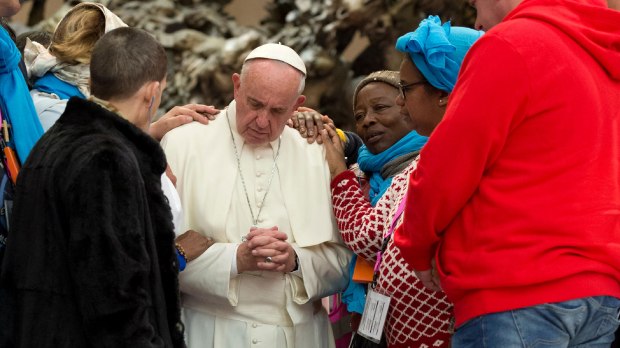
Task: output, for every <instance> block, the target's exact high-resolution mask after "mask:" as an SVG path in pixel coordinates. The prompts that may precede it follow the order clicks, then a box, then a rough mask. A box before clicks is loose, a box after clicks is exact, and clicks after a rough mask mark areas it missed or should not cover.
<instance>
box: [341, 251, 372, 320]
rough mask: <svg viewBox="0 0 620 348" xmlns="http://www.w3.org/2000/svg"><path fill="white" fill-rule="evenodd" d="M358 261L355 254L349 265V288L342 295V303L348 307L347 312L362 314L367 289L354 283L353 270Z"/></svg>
mask: <svg viewBox="0 0 620 348" xmlns="http://www.w3.org/2000/svg"><path fill="white" fill-rule="evenodd" d="M356 261H357V255H356V254H353V257H352V258H351V262H350V263H349V284H347V288H346V289H345V290H344V292H343V293H342V303H344V304H345V305H347V310H348V311H349V312H350V313H359V314H362V312H364V304H365V302H366V287H365V286H364V285H362V284H360V283H356V282H354V281H353V270H354V269H355V262H356Z"/></svg>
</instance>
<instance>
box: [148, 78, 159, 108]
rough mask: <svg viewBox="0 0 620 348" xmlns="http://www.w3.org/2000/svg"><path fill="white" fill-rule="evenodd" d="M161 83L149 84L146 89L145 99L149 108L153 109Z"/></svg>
mask: <svg viewBox="0 0 620 348" xmlns="http://www.w3.org/2000/svg"><path fill="white" fill-rule="evenodd" d="M160 86H161V83H160V82H159V81H151V82H148V83H147V85H146V88H145V92H146V93H144V99H145V102H146V103H147V105H148V107H149V108H151V107H152V106H153V103H154V102H155V98H157V96H158V95H159V92H160V89H159V88H160Z"/></svg>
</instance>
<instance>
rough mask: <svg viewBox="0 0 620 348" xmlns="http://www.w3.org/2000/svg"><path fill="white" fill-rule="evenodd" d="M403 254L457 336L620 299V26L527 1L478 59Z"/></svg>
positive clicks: (469, 64)
mask: <svg viewBox="0 0 620 348" xmlns="http://www.w3.org/2000/svg"><path fill="white" fill-rule="evenodd" d="M404 219H405V220H404V223H403V225H402V228H401V229H399V230H398V231H397V232H396V235H395V242H396V244H397V245H398V246H399V247H400V248H401V250H402V252H403V254H404V255H405V259H407V261H408V262H410V263H411V264H412V265H413V267H414V268H415V269H418V270H428V269H429V268H430V261H431V259H432V258H433V256H435V257H436V261H437V265H438V271H439V274H440V277H441V285H442V288H443V289H444V291H445V292H446V294H447V295H448V298H449V299H450V300H451V301H452V302H453V303H454V305H455V315H456V324H457V326H458V325H461V324H462V323H464V322H465V321H467V320H469V319H472V318H474V317H476V316H479V315H483V314H488V313H493V312H500V311H506V310H510V309H516V308H522V307H527V306H532V305H537V304H541V303H547V302H559V301H566V300H570V299H575V298H581V297H587V296H596V295H611V296H616V297H620V285H619V283H618V280H619V279H620V12H616V11H613V10H609V9H607V8H606V7H605V3H604V1H602V0H581V1H570V0H525V1H523V2H522V3H521V4H520V5H519V6H518V7H517V8H515V9H514V10H513V11H512V12H511V13H509V14H508V15H507V16H506V18H505V19H504V21H503V22H502V23H500V24H499V25H497V26H496V27H494V28H493V29H491V30H490V31H489V32H487V33H486V34H485V35H484V36H483V37H482V38H481V39H479V40H478V41H477V42H476V43H475V44H474V46H473V47H472V48H471V50H470V51H469V53H468V54H467V56H466V58H465V61H464V62H463V66H462V68H461V72H460V75H459V78H458V82H457V85H456V86H455V89H454V91H453V93H452V95H451V96H450V103H449V105H448V109H447V111H446V114H445V117H444V119H443V121H442V122H441V123H440V124H439V125H438V127H437V128H436V129H435V131H434V132H433V134H432V136H431V137H430V139H429V141H428V143H427V144H426V146H425V147H424V149H423V150H422V154H421V156H420V162H419V164H418V167H417V170H416V171H415V172H414V173H412V175H411V177H410V182H409V189H408V198H407V209H406V211H405V215H404Z"/></svg>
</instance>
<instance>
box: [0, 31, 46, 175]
mask: <svg viewBox="0 0 620 348" xmlns="http://www.w3.org/2000/svg"><path fill="white" fill-rule="evenodd" d="M20 60H21V54H20V53H19V50H18V49H17V47H15V44H14V43H13V41H12V40H11V37H10V36H9V34H8V33H7V32H6V31H5V30H4V28H2V27H0V109H1V110H2V115H3V116H4V117H5V118H7V119H8V120H9V121H10V122H11V125H12V127H11V130H12V135H13V137H12V141H14V142H15V147H16V149H17V155H18V157H19V159H20V160H21V162H22V163H24V162H25V161H26V157H28V154H29V153H30V149H32V147H33V146H34V144H35V143H36V142H37V140H39V138H40V137H41V135H42V134H43V127H41V122H40V121H39V117H38V116H37V112H36V110H35V108H34V104H33V103H32V97H30V93H29V92H28V86H27V85H26V81H25V80H24V76H23V75H22V73H21V71H20V70H19V62H20Z"/></svg>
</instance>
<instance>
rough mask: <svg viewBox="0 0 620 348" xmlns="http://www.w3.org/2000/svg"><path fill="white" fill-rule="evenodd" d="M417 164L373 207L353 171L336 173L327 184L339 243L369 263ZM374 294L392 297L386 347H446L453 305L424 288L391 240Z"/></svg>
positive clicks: (397, 177)
mask: <svg viewBox="0 0 620 348" xmlns="http://www.w3.org/2000/svg"><path fill="white" fill-rule="evenodd" d="M416 164H417V161H413V162H412V163H411V164H410V165H409V166H408V167H407V168H405V170H403V172H401V173H399V174H398V175H396V176H395V177H394V178H393V180H392V183H391V185H390V187H389V188H388V190H387V191H386V192H385V194H384V195H383V197H381V199H380V200H379V201H378V202H377V205H376V206H374V207H373V206H372V205H371V204H370V202H369V201H368V199H367V198H366V197H365V196H364V194H363V192H362V189H361V188H360V185H359V182H358V178H357V177H356V175H355V174H354V173H353V172H352V171H350V170H347V171H345V172H343V173H341V174H339V175H338V176H336V177H335V178H334V179H333V180H332V182H331V190H332V201H333V206H334V213H335V215H336V219H337V221H338V228H339V229H340V233H341V235H342V239H343V240H344V242H345V243H346V244H347V246H348V247H349V248H350V249H351V250H352V251H353V252H354V253H355V254H357V255H358V256H361V257H363V258H364V259H366V260H367V261H368V262H370V263H371V264H374V262H375V260H376V255H377V252H378V251H379V250H380V249H381V244H382V241H383V234H384V233H387V232H388V231H389V228H390V224H391V223H392V218H393V216H394V214H395V213H396V210H397V208H398V205H399V204H400V201H401V200H402V198H403V196H404V194H405V193H406V192H407V184H408V181H409V180H408V178H409V174H410V173H411V172H412V171H413V170H414V169H415V167H416ZM400 223H401V222H399V224H400ZM375 291H377V292H379V293H381V294H384V295H388V296H390V297H391V298H392V300H391V302H390V310H389V312H388V316H387V321H386V327H385V334H386V338H387V341H388V344H389V346H390V347H413V348H431V347H432V348H435V347H449V345H450V344H449V342H450V335H451V334H450V326H451V325H450V321H451V318H452V305H451V304H450V303H449V302H448V300H447V298H446V297H445V295H444V294H443V293H437V292H433V291H431V290H428V289H426V288H424V286H423V285H422V283H421V282H420V281H419V280H418V279H417V278H416V276H415V274H414V273H413V269H412V268H411V267H410V266H409V265H408V264H407V263H406V262H405V260H404V259H403V257H402V256H401V254H400V250H399V249H398V248H397V247H396V246H395V245H394V243H393V239H391V240H390V242H389V243H388V246H387V249H386V251H385V253H384V255H383V260H382V263H381V269H380V274H379V279H378V281H377V287H376V288H375Z"/></svg>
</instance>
